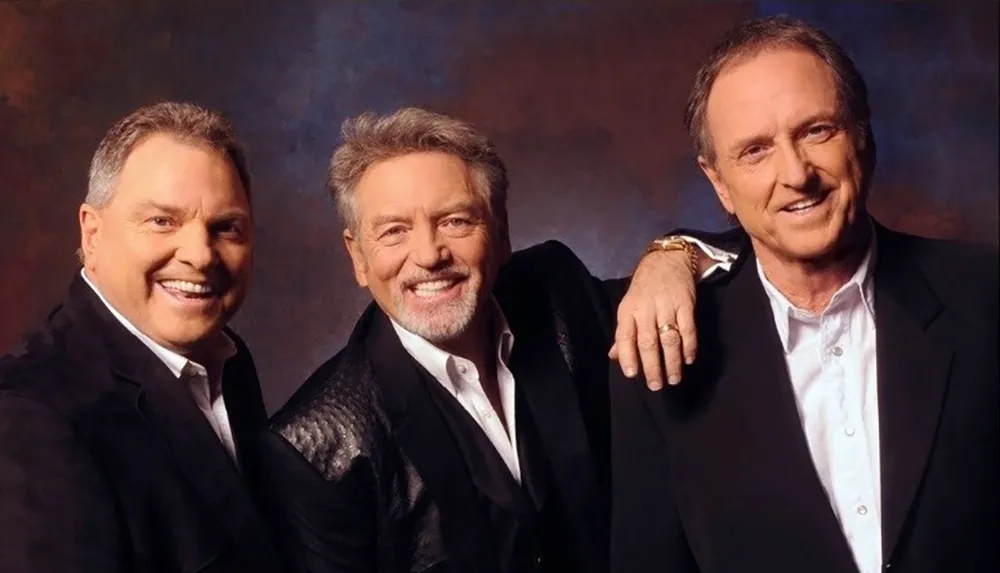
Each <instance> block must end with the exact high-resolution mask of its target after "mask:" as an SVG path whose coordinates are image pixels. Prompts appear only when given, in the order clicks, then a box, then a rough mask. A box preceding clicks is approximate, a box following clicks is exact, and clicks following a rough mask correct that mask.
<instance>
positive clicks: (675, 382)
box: [667, 376, 681, 386]
mask: <svg viewBox="0 0 1000 573" xmlns="http://www.w3.org/2000/svg"><path fill="white" fill-rule="evenodd" d="M680 383H681V377H680V376H670V377H668V378H667V384H670V385H671V386H676V385H678V384H680Z"/></svg>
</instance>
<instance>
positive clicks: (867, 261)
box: [757, 230, 877, 354]
mask: <svg viewBox="0 0 1000 573" xmlns="http://www.w3.org/2000/svg"><path fill="white" fill-rule="evenodd" d="M876 257H877V251H876V244H875V232H874V230H873V231H872V234H871V241H870V243H869V245H868V251H867V252H866V253H865V256H864V258H863V259H861V264H859V265H858V268H857V270H855V271H854V274H853V275H852V276H851V278H850V280H848V281H847V282H846V283H844V285H843V286H841V287H840V288H839V289H837V292H836V293H834V295H833V298H831V299H830V303H829V304H828V305H827V307H826V309H824V311H823V313H821V315H820V316H822V314H825V313H826V312H827V311H829V310H830V309H831V308H833V307H834V306H835V305H838V304H841V301H843V300H844V299H845V298H848V297H852V296H857V297H858V298H859V299H860V302H861V306H862V307H863V308H864V309H865V311H866V312H867V313H868V314H869V315H870V316H871V317H872V318H874V317H875V305H874V298H875V297H874V295H875V284H874V276H875V273H874V272H873V271H874V268H875V259H876ZM757 274H758V275H759V276H760V281H761V283H762V284H763V285H764V292H765V293H767V298H768V301H769V302H770V303H771V311H772V312H773V313H774V324H775V326H776V327H777V328H778V336H779V338H781V345H782V347H783V348H784V351H785V354H788V353H789V352H790V351H791V347H792V344H791V340H790V338H791V337H790V336H789V334H790V330H791V322H792V321H793V320H794V321H802V322H806V321H815V320H818V319H819V316H816V315H813V314H811V313H809V312H807V311H804V310H802V309H799V308H797V307H796V306H795V305H793V304H792V303H791V301H789V300H788V298H787V297H786V296H785V295H784V294H782V293H781V291H779V290H778V289H777V287H775V286H774V285H773V284H772V283H771V281H769V280H768V279H767V276H766V275H765V274H764V268H763V267H762V266H761V264H760V259H757Z"/></svg>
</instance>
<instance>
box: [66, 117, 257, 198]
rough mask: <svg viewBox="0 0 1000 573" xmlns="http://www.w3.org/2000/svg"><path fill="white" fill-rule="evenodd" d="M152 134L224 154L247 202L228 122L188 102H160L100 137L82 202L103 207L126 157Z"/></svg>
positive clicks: (241, 154) (242, 166)
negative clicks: (241, 186) (234, 168)
mask: <svg viewBox="0 0 1000 573" xmlns="http://www.w3.org/2000/svg"><path fill="white" fill-rule="evenodd" d="M156 134H166V135H170V136H171V137H174V138H176V139H178V140H179V141H181V142H184V143H189V144H192V145H198V146H204V147H206V148H208V149H211V150H213V151H217V152H219V153H222V154H224V155H225V156H226V157H228V158H229V159H230V160H231V161H232V162H233V166H235V167H236V171H237V173H238V174H239V178H240V182H241V183H242V184H243V189H244V190H245V191H246V194H247V200H248V201H249V199H250V172H249V170H248V168H247V160H246V154H245V151H244V149H243V145H242V144H241V143H240V141H239V138H237V136H236V131H235V129H234V128H233V125H232V123H231V122H230V121H229V120H228V119H226V117H225V116H223V115H222V114H221V113H218V112H216V111H212V110H209V109H205V108H203V107H200V106H197V105H194V104H191V103H179V102H162V103H158V104H155V105H151V106H147V107H142V108H139V109H137V110H135V111H134V112H132V113H130V114H129V115H128V116H126V117H125V118H123V119H121V120H119V121H118V122H117V123H115V124H114V125H113V126H112V127H111V129H109V130H108V132H107V133H106V134H105V135H104V139H102V140H101V143H100V144H99V145H98V146H97V151H95V152H94V157H93V159H92V160H91V162H90V173H89V179H88V182H87V197H86V198H85V199H84V202H85V203H87V204H88V205H91V206H93V207H96V208H98V209H99V208H102V207H104V206H106V205H107V204H108V203H109V202H110V201H111V199H112V197H113V196H114V188H115V182H116V181H117V179H118V175H119V174H120V173H121V170H122V167H124V165H125V161H126V160H127V159H128V157H129V155H130V154H131V153H132V151H133V150H134V149H135V148H136V147H137V146H138V145H139V144H140V143H142V142H143V141H145V140H146V139H147V138H149V137H151V136H153V135H156Z"/></svg>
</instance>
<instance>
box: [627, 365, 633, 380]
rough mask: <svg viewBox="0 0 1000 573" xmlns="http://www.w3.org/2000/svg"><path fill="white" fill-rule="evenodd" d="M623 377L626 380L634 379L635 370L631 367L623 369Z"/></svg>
mask: <svg viewBox="0 0 1000 573" xmlns="http://www.w3.org/2000/svg"><path fill="white" fill-rule="evenodd" d="M625 376H626V377H628V378H634V377H635V368H632V367H631V366H629V367H627V368H625Z"/></svg>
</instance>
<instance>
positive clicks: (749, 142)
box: [730, 112, 841, 156]
mask: <svg viewBox="0 0 1000 573" xmlns="http://www.w3.org/2000/svg"><path fill="white" fill-rule="evenodd" d="M824 121H826V122H831V123H835V124H837V125H840V122H841V120H840V117H839V116H838V114H836V113H829V112H819V113H814V114H812V115H810V116H807V117H806V118H804V119H802V120H800V121H799V122H798V123H796V124H795V127H794V128H792V133H794V134H796V136H797V135H798V134H800V133H801V132H802V131H803V130H805V129H806V128H807V127H809V126H810V125H813V124H816V123H819V122H824ZM772 139H773V138H772V137H770V136H767V135H754V136H750V137H748V138H746V139H741V140H739V141H737V142H736V143H735V144H733V146H732V148H731V150H730V153H732V154H733V155H734V156H735V155H739V153H740V151H742V150H743V149H746V148H748V147H751V146H753V145H764V144H767V143H769V142H770V141H771V140H772Z"/></svg>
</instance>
